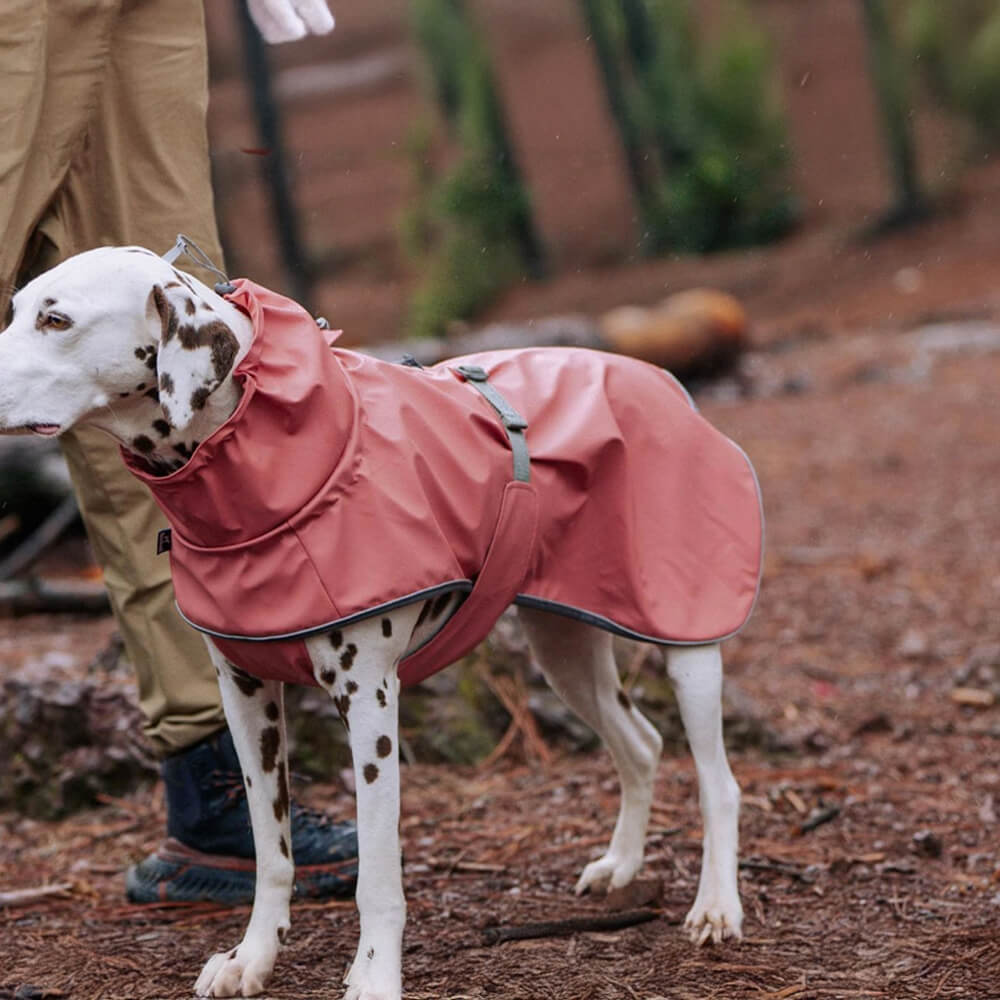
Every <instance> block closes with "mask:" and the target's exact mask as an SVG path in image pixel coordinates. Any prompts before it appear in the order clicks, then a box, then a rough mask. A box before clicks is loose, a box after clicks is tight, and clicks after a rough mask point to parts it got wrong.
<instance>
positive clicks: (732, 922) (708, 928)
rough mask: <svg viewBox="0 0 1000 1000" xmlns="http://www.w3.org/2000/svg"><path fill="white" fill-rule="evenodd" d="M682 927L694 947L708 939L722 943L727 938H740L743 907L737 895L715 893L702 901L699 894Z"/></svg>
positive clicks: (715, 942) (706, 941)
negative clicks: (730, 896)
mask: <svg viewBox="0 0 1000 1000" xmlns="http://www.w3.org/2000/svg"><path fill="white" fill-rule="evenodd" d="M684 929H685V930H686V931H687V935H688V937H689V938H690V940H691V943H692V944H693V945H695V946H696V947H701V945H703V944H707V943H708V942H709V941H711V942H712V944H722V942H723V941H725V940H727V939H729V938H731V939H732V940H733V941H740V940H742V938H743V907H742V906H741V905H740V901H739V897H735V898H727V897H726V896H723V895H716V896H711V897H708V898H707V899H706V900H704V901H703V900H702V898H701V895H700V894H699V897H698V899H696V900H695V903H694V906H692V907H691V912H690V913H688V915H687V918H686V919H685V921H684Z"/></svg>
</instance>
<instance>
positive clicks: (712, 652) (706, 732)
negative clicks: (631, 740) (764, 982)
mask: <svg viewBox="0 0 1000 1000" xmlns="http://www.w3.org/2000/svg"><path fill="white" fill-rule="evenodd" d="M666 659H667V673H668V674H669V676H670V680H671V681H672V683H673V685H674V691H675V692H676V694H677V702H678V705H679V706H680V710H681V718H682V719H683V720H684V729H685V731H686V732H687V738H688V743H689V745H690V747H691V754H692V756H693V757H694V764H695V769H696V771H697V773H698V796H699V801H700V804H701V814H702V822H703V824H704V839H703V842H702V861H701V878H700V880H699V883H698V895H697V897H696V899H695V902H694V906H693V907H691V910H690V912H689V913H688V915H687V919H686V921H685V927H686V928H687V930H688V933H689V935H690V937H691V940H692V941H693V942H694V943H695V944H704V943H705V942H706V941H708V940H709V938H711V940H712V941H714V942H715V943H716V944H718V943H719V942H721V941H722V940H723V939H724V938H728V937H731V938H736V939H737V940H739V938H740V937H742V924H743V907H742V905H741V904H740V895H739V885H738V880H737V864H738V861H737V852H738V847H739V807H740V789H739V786H738V785H737V784H736V781H735V779H734V778H733V775H732V772H731V771H730V769H729V762H728V761H727V759H726V748H725V746H724V745H723V742H722V654H721V652H720V650H719V646H718V644H714V645H710V646H671V647H669V648H668V649H667V652H666Z"/></svg>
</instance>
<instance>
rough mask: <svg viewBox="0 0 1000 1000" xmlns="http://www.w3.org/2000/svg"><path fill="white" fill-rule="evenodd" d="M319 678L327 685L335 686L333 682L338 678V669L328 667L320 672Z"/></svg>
mask: <svg viewBox="0 0 1000 1000" xmlns="http://www.w3.org/2000/svg"><path fill="white" fill-rule="evenodd" d="M319 679H320V680H321V681H322V682H323V683H324V684H325V685H326V686H327V687H333V682H334V681H335V680H336V679H337V671H336V670H331V669H330V668H329V667H327V669H326V670H321V671H320V674H319Z"/></svg>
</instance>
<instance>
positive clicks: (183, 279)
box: [171, 268, 198, 295]
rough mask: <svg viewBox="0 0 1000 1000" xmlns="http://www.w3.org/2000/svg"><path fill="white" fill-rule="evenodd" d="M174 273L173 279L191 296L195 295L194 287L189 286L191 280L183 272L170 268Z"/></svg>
mask: <svg viewBox="0 0 1000 1000" xmlns="http://www.w3.org/2000/svg"><path fill="white" fill-rule="evenodd" d="M171 270H172V271H173V272H174V277H175V278H176V279H177V280H178V281H179V282H180V283H181V284H182V285H183V286H184V287H185V288H186V289H187V290H188V291H189V292H190V293H191V294H192V295H197V294H198V293H197V292H196V291H195V288H194V285H192V284H191V279H190V278H189V277H188V276H187V275H186V274H185V273H184V272H183V271H178V270H177V269H176V268H171Z"/></svg>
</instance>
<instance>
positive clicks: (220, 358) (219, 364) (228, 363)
mask: <svg viewBox="0 0 1000 1000" xmlns="http://www.w3.org/2000/svg"><path fill="white" fill-rule="evenodd" d="M202 331H203V333H204V336H205V337H207V338H208V344H209V347H211V349H212V370H213V371H214V372H215V377H216V378H217V379H218V380H219V381H220V382H221V381H222V380H223V379H224V378H225V377H226V376H227V375H228V374H229V372H230V370H231V369H232V367H233V361H235V360H236V352H237V351H238V350H239V348H240V345H239V341H238V340H237V339H236V335H235V334H234V333H233V331H232V330H230V329H229V327H228V326H226V324H225V323H223V322H222V321H221V320H218V319H214V320H212V321H211V322H210V323H206V324H205V325H204V326H203V327H202Z"/></svg>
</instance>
